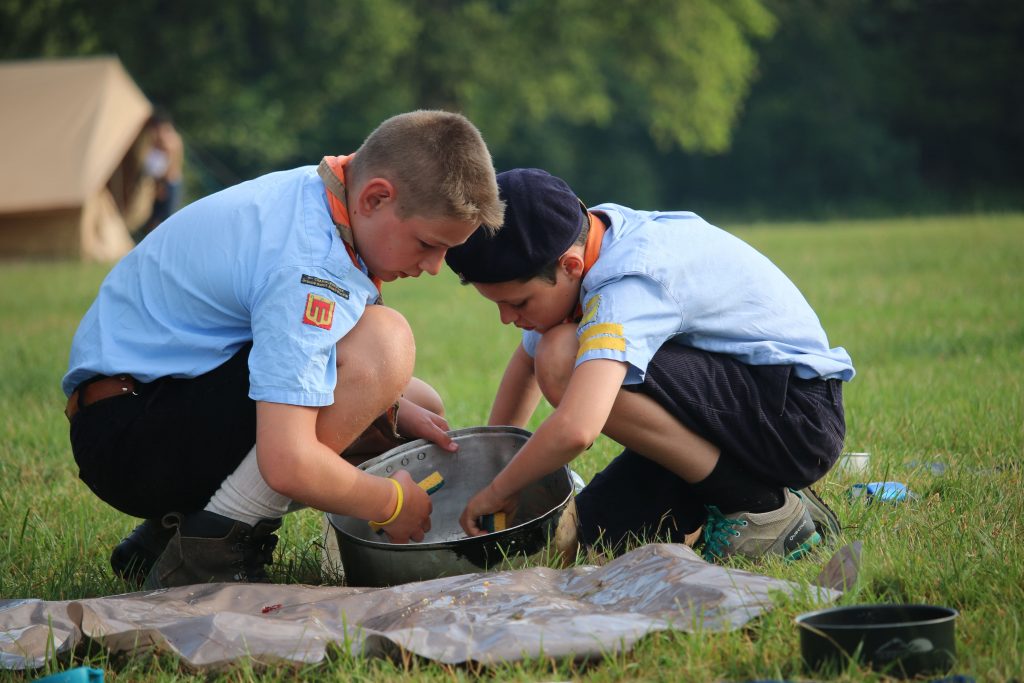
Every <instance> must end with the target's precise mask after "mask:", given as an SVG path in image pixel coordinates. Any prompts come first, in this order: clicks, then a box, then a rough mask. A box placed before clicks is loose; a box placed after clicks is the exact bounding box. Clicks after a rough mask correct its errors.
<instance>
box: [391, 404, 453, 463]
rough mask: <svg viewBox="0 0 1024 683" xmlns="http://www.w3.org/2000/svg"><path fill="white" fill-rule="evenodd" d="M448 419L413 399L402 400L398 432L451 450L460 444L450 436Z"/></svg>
mask: <svg viewBox="0 0 1024 683" xmlns="http://www.w3.org/2000/svg"><path fill="white" fill-rule="evenodd" d="M447 432H448V421H447V420H445V419H444V418H443V417H441V416H440V415H438V414H436V413H432V412H430V411H429V410H427V409H426V408H423V407H422V406H419V405H416V404H415V403H413V402H412V401H405V400H403V401H402V405H401V408H400V409H399V411H398V433H399V434H401V435H402V436H404V437H408V438H410V439H426V440H427V441H431V442H433V443H436V444H437V445H438V446H440V447H441V448H443V449H445V450H446V451H449V452H455V451H457V450H459V445H458V444H457V443H455V442H454V441H452V438H451V437H450V436H448V433H447Z"/></svg>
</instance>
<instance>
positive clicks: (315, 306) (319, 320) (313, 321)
mask: <svg viewBox="0 0 1024 683" xmlns="http://www.w3.org/2000/svg"><path fill="white" fill-rule="evenodd" d="M302 322H303V324H305V325H314V326H316V327H320V328H322V329H325V330H329V329H331V325H333V324H334V301H333V300H332V299H328V298H327V297H325V296H317V295H316V294H309V295H307V296H306V310H305V311H304V312H303V315H302Z"/></svg>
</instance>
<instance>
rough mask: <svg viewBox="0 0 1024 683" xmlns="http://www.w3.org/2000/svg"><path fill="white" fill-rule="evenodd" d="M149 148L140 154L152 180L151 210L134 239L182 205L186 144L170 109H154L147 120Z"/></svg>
mask: <svg viewBox="0 0 1024 683" xmlns="http://www.w3.org/2000/svg"><path fill="white" fill-rule="evenodd" d="M146 134H147V136H148V138H149V148H148V150H147V151H146V155H145V157H144V158H143V172H144V173H145V175H146V176H147V177H149V178H151V179H152V180H153V184H154V187H153V211H152V213H151V214H150V216H149V219H148V220H147V221H146V223H145V224H144V225H143V226H142V227H141V228H140V229H139V231H138V232H137V233H136V235H135V236H134V237H135V239H136V242H141V241H142V239H143V238H144V237H145V236H146V235H148V234H149V233H151V232H152V231H153V230H154V229H155V228H156V226H158V225H160V224H161V223H163V222H164V221H165V220H167V218H168V217H169V216H170V215H171V214H173V213H174V212H175V211H177V210H178V209H180V208H181V201H182V194H183V187H182V185H183V178H184V173H183V172H184V166H185V145H184V143H183V142H182V139H181V134H180V133H178V131H177V129H176V128H175V127H174V121H173V120H172V119H171V116H170V114H169V113H167V112H166V111H164V110H162V109H157V110H156V112H154V114H153V115H152V116H151V117H150V119H149V121H148V122H147V123H146Z"/></svg>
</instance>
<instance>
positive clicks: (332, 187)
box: [316, 154, 381, 294]
mask: <svg viewBox="0 0 1024 683" xmlns="http://www.w3.org/2000/svg"><path fill="white" fill-rule="evenodd" d="M354 156H355V154H349V155H347V156H338V157H324V158H323V160H322V161H321V162H320V165H319V166H318V167H317V169H316V172H317V173H319V174H320V179H321V180H323V181H324V187H325V188H326V190H327V205H328V206H329V207H330V209H331V220H333V221H334V227H335V228H337V229H338V235H340V236H341V241H342V242H344V243H345V251H347V252H348V256H349V258H350V259H352V263H354V264H355V266H356V268H358V269H359V270H362V269H363V266H362V264H360V263H359V257H358V256H357V255H356V245H355V240H354V239H353V237H352V222H351V221H350V220H349V217H348V205H347V204H346V202H347V201H348V200H347V191H346V189H345V166H347V165H348V162H350V161H351V160H352V157H354ZM366 274H367V276H369V278H370V281H371V282H373V285H374V287H376V288H377V293H378V294H380V290H381V280H380V278H379V277H377V276H376V275H374V274H373V273H371V272H369V271H367V273H366Z"/></svg>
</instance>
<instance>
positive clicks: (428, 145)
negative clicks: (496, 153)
mask: <svg viewBox="0 0 1024 683" xmlns="http://www.w3.org/2000/svg"><path fill="white" fill-rule="evenodd" d="M349 173H350V174H351V175H350V177H349V182H350V183H351V184H352V185H356V184H358V183H360V182H363V181H366V180H370V179H371V178H376V177H382V178H387V179H388V180H389V181H390V182H391V183H393V184H394V185H395V187H396V189H397V191H398V205H397V207H396V212H397V213H398V215H399V216H400V217H402V218H407V217H409V216H413V215H416V216H422V217H424V218H451V219H456V220H460V221H461V220H465V221H473V222H476V223H477V224H479V225H483V226H485V227H486V228H489V229H491V230H496V229H497V228H498V227H499V226H501V224H502V222H503V220H504V215H505V204H504V202H502V201H501V199H500V198H499V197H498V183H497V181H496V180H495V174H494V165H493V162H492V160H491V153H490V151H488V149H487V145H486V143H484V139H483V136H481V135H480V131H479V130H477V129H476V126H474V125H473V124H472V123H471V122H470V121H469V119H467V118H466V117H465V116H463V115H461V114H455V113H452V112H447V111H434V110H420V111H414V112H409V113H406V114H399V115H397V116H392V117H391V118H390V119H387V120H386V121H384V122H383V123H381V124H380V125H379V126H377V129H376V130H374V131H373V132H372V133H370V135H369V136H368V137H367V138H366V140H365V141H364V142H363V144H362V146H360V147H359V150H358V152H357V153H356V155H355V158H353V159H352V161H351V162H349Z"/></svg>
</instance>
